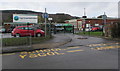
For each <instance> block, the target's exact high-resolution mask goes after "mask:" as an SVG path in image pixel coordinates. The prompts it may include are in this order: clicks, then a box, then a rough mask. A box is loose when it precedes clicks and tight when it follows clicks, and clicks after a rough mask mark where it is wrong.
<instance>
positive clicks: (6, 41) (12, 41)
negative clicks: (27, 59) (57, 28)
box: [2, 36, 53, 47]
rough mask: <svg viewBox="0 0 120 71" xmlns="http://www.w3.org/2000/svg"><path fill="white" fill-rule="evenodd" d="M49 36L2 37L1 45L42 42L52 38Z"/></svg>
mask: <svg viewBox="0 0 120 71" xmlns="http://www.w3.org/2000/svg"><path fill="white" fill-rule="evenodd" d="M52 38H53V37H51V38H50V36H47V37H46V38H45V37H21V38H2V46H4V47H5V46H22V45H30V44H37V43H41V42H44V41H45V40H49V39H52Z"/></svg>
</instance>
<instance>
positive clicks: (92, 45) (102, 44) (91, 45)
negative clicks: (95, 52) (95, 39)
mask: <svg viewBox="0 0 120 71" xmlns="http://www.w3.org/2000/svg"><path fill="white" fill-rule="evenodd" d="M112 44H120V43H106V44H104V43H101V44H90V45H88V46H89V47H94V46H106V45H112Z"/></svg>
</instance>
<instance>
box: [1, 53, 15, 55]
mask: <svg viewBox="0 0 120 71" xmlns="http://www.w3.org/2000/svg"><path fill="white" fill-rule="evenodd" d="M14 54H15V53H7V54H0V55H14Z"/></svg>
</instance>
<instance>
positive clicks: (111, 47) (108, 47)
mask: <svg viewBox="0 0 120 71" xmlns="http://www.w3.org/2000/svg"><path fill="white" fill-rule="evenodd" d="M115 48H120V46H106V47H97V48H91V49H96V50H106V49H115Z"/></svg>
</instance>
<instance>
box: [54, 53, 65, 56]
mask: <svg viewBox="0 0 120 71" xmlns="http://www.w3.org/2000/svg"><path fill="white" fill-rule="evenodd" d="M54 53H55V54H57V55H63V54H65V53H58V52H54Z"/></svg>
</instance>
